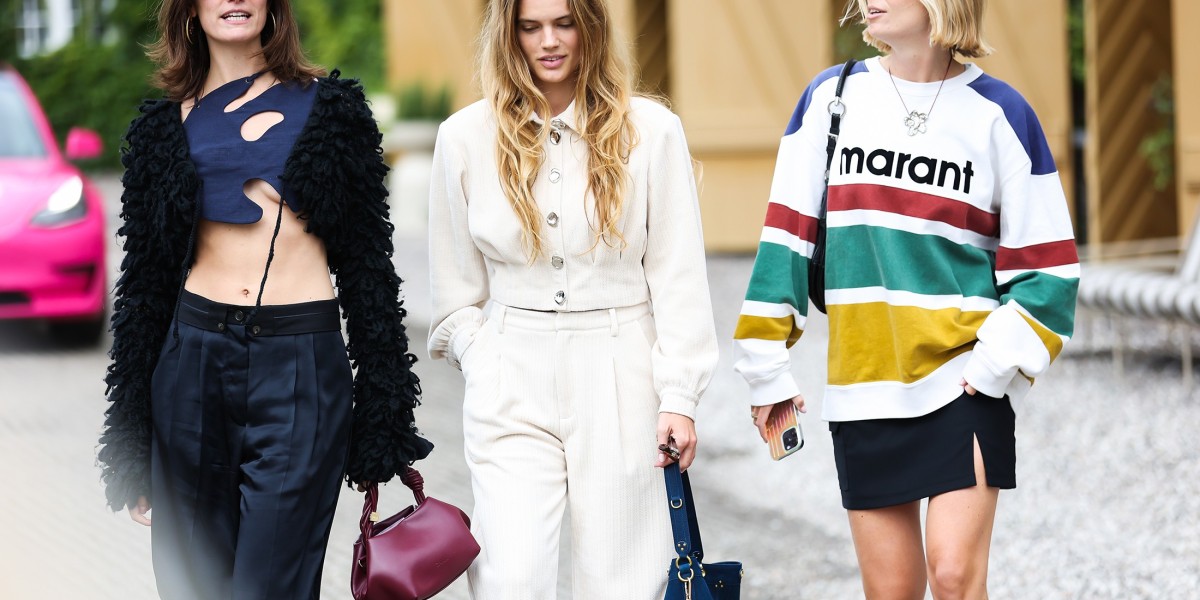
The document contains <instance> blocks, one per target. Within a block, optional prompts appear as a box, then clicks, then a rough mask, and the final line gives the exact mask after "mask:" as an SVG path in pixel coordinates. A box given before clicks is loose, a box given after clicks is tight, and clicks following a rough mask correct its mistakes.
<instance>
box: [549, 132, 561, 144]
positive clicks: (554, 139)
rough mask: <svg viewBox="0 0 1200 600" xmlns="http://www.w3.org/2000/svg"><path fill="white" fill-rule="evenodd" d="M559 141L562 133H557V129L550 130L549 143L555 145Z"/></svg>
mask: <svg viewBox="0 0 1200 600" xmlns="http://www.w3.org/2000/svg"><path fill="white" fill-rule="evenodd" d="M561 141H562V134H561V133H559V132H558V130H557V129H554V130H551V131H550V143H551V144H554V145H555V146H557V145H558V143H559V142H561Z"/></svg>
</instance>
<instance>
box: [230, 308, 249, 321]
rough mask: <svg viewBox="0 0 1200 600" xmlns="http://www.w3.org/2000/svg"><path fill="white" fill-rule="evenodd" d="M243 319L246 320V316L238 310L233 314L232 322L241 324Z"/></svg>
mask: <svg viewBox="0 0 1200 600" xmlns="http://www.w3.org/2000/svg"><path fill="white" fill-rule="evenodd" d="M245 318H246V314H245V313H243V312H242V311H240V310H239V311H237V312H235V313H233V320H234V321H237V322H238V323H241V322H242V319H245Z"/></svg>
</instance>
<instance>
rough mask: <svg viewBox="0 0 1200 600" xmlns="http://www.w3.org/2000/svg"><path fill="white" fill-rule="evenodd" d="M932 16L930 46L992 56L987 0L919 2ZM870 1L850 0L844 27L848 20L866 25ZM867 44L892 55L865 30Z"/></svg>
mask: <svg viewBox="0 0 1200 600" xmlns="http://www.w3.org/2000/svg"><path fill="white" fill-rule="evenodd" d="M917 1H918V2H920V3H921V5H922V6H924V7H925V11H926V12H928V13H929V25H930V32H929V44H930V45H931V46H934V47H937V48H945V49H947V50H950V51H951V52H952V53H954V54H957V55H959V56H964V57H967V58H982V57H984V56H987V55H989V54H991V53H992V47H991V46H989V45H988V43H987V42H986V41H985V40H984V39H983V13H984V10H985V9H986V8H987V0H917ZM866 15H867V0H850V4H849V5H847V6H846V14H845V15H844V16H843V17H842V20H841V24H843V25H845V24H846V22H847V21H856V22H858V23H866V22H867V19H866ZM863 41H865V42H866V43H868V44H870V45H871V46H874V47H875V48H877V49H878V50H879V51H880V52H883V53H884V54H890V53H891V51H892V48H891V46H888V45H887V44H885V43H884V42H883V40H880V39H878V38H876V37H875V36H873V35H871V34H869V33H867V31H866V30H865V29H864V30H863Z"/></svg>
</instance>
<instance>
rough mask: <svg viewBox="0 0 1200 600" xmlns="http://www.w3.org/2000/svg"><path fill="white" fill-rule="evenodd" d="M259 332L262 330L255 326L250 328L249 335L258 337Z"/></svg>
mask: <svg viewBox="0 0 1200 600" xmlns="http://www.w3.org/2000/svg"><path fill="white" fill-rule="evenodd" d="M260 331H262V328H261V327H259V326H258V325H255V326H254V327H251V328H250V333H252V334H254V335H258V334H259V332H260Z"/></svg>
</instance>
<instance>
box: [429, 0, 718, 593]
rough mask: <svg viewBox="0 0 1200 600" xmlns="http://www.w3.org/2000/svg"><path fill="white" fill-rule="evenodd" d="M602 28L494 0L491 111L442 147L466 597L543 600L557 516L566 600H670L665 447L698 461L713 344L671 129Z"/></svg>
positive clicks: (690, 198) (691, 182)
mask: <svg viewBox="0 0 1200 600" xmlns="http://www.w3.org/2000/svg"><path fill="white" fill-rule="evenodd" d="M613 35H614V32H613V31H612V25H611V16H610V13H609V9H608V7H607V5H606V3H605V2H604V0H493V1H492V2H491V3H490V4H489V8H488V16H487V19H486V22H485V23H484V26H483V32H482V35H481V37H480V60H479V72H480V78H481V80H482V84H483V92H484V99H483V100H481V101H480V102H477V103H475V104H473V105H471V106H468V107H467V108H465V109H463V110H462V111H460V112H458V113H457V114H455V115H454V116H452V117H450V119H448V120H447V121H446V122H445V123H444V124H443V125H442V127H441V131H440V132H439V134H438V141H437V149H436V151H435V153H434V154H435V157H434V173H433V185H432V191H431V196H430V209H429V219H430V260H431V272H432V274H433V275H432V290H433V304H434V307H433V308H434V319H433V326H432V329H431V332H430V338H429V352H430V355H431V356H433V357H434V358H442V357H445V358H446V359H447V361H449V362H450V364H452V365H455V366H458V367H460V368H461V369H462V371H463V376H464V377H465V379H466V398H465V400H464V407H463V426H464V428H465V433H466V456H467V462H468V465H469V466H470V469H471V480H472V486H473V491H474V495H475V514H474V518H473V527H474V531H475V534H476V537H477V538H478V540H479V542H480V545H481V546H482V548H483V550H482V552H481V554H480V555H479V558H478V559H477V560H476V561H475V564H474V565H473V566H472V567H471V569H470V571H468V576H469V582H470V590H471V596H472V597H473V598H476V599H488V600H491V599H513V600H540V599H549V598H554V597H555V595H556V590H557V574H558V564H559V557H558V541H559V536H560V530H561V527H562V521H563V511H564V509H565V508H567V507H568V506H569V507H570V509H571V510H570V514H571V520H570V523H569V527H570V531H571V547H572V549H573V557H572V566H573V572H572V579H573V587H574V598H575V599H576V600H587V599H592V598H594V599H601V598H603V599H605V600H621V599H629V600H650V599H652V598H661V597H662V596H663V593H664V589H665V585H666V574H667V570H666V569H667V565H668V562H669V560H670V559H671V557H673V556H674V553H673V551H672V540H671V529H670V522H669V520H668V515H667V506H666V492H665V490H664V487H663V478H662V474H661V471H660V469H659V468H661V467H663V466H665V465H666V464H667V463H668V462H669V461H670V458H669V457H668V456H666V455H664V454H663V453H661V452H659V451H658V450H657V446H658V444H660V443H667V442H668V441H669V443H670V444H671V445H672V446H674V447H676V448H677V449H678V450H679V453H680V459H679V460H680V466H681V467H684V468H686V467H687V466H688V465H689V464H690V463H691V461H692V459H693V457H694V456H695V449H696V432H695V425H694V423H693V419H694V417H695V412H696V404H697V402H698V400H699V398H700V395H701V393H702V392H703V391H704V389H705V387H707V385H708V381H709V378H710V377H711V375H712V371H713V368H714V367H715V365H716V362H717V345H716V336H715V333H714V328H713V319H712V308H711V305H710V301H709V293H708V281H707V276H706V274H705V267H704V250H703V240H702V238H701V230H700V211H699V204H698V201H697V196H696V184H695V178H694V176H693V172H692V163H691V157H690V154H689V153H688V148H687V143H686V141H685V139H684V135H683V127H682V126H681V124H680V122H679V119H678V117H676V116H675V115H674V114H673V113H671V112H670V111H669V110H667V109H666V108H664V107H663V106H662V105H660V104H658V103H656V102H654V101H651V100H648V99H645V98H640V97H634V96H633V93H632V89H633V82H632V75H631V73H632V71H631V69H630V66H629V63H628V60H627V58H626V49H625V48H624V47H623V46H622V45H619V44H617V43H615V42H614V41H613Z"/></svg>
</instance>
